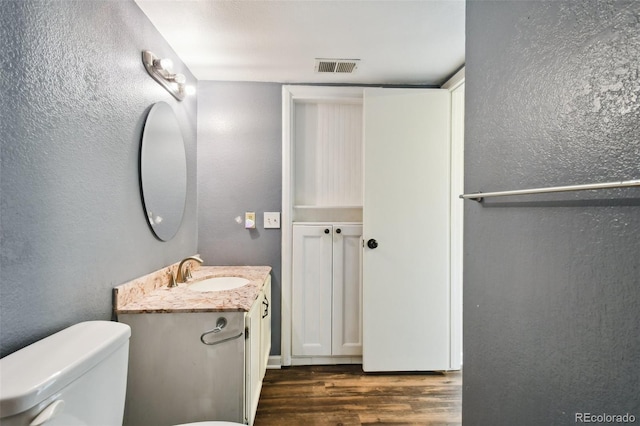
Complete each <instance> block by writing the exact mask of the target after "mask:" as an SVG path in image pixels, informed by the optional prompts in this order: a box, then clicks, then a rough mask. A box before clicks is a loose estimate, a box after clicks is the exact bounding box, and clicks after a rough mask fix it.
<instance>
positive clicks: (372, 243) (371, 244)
mask: <svg viewBox="0 0 640 426" xmlns="http://www.w3.org/2000/svg"><path fill="white" fill-rule="evenodd" d="M367 247H369V248H370V249H374V248H376V247H378V242H377V241H376V240H374V239H373V238H371V239H370V240H369V241H367Z"/></svg>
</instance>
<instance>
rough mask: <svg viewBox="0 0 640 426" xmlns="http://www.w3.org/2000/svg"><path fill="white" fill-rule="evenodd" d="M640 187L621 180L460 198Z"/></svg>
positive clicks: (631, 181) (476, 199) (481, 193)
mask: <svg viewBox="0 0 640 426" xmlns="http://www.w3.org/2000/svg"><path fill="white" fill-rule="evenodd" d="M634 186H638V187H640V179H634V180H623V181H619V182H605V183H591V184H586V185H568V186H552V187H548V188H531V189H519V190H515V191H498V192H476V193H473V194H462V195H461V196H460V198H463V199H470V200H475V201H478V202H480V201H482V200H483V199H484V198H489V197H509V196H511V195H529V194H547V193H550V192H570V191H589V190H592V189H609V188H630V187H634Z"/></svg>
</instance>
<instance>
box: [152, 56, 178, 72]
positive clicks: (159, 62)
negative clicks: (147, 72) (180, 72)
mask: <svg viewBox="0 0 640 426" xmlns="http://www.w3.org/2000/svg"><path fill="white" fill-rule="evenodd" d="M153 66H154V67H156V68H158V69H161V70H165V71H169V70H170V69H171V68H173V61H172V60H171V59H169V58H162V59H155V60H154V61H153Z"/></svg>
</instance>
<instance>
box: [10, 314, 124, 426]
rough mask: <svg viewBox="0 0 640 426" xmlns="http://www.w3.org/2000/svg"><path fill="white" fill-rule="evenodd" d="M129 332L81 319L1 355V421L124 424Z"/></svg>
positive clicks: (112, 324)
mask: <svg viewBox="0 0 640 426" xmlns="http://www.w3.org/2000/svg"><path fill="white" fill-rule="evenodd" d="M130 335H131V329H130V328H129V326H128V325H126V324H122V323H118V322H111V321H88V322H82V323H79V324H75V325H73V326H71V327H69V328H66V329H64V330H62V331H60V332H58V333H55V334H53V335H51V336H49V337H46V338H44V339H42V340H40V341H38V342H35V343H33V344H31V345H29V346H27V347H25V348H23V349H21V350H19V351H17V352H14V353H12V354H11V355H8V356H6V357H4V358H2V359H0V424H2V426H14V425H33V426H37V425H46V426H75V425H87V426H111V425H118V426H121V425H122V417H123V414H124V401H125V392H126V386H127V363H128V356H129V336H130ZM34 420H35V421H34Z"/></svg>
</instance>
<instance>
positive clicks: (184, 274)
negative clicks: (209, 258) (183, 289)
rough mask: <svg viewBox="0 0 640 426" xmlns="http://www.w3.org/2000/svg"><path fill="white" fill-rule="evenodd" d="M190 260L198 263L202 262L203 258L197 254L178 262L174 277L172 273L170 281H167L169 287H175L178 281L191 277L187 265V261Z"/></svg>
mask: <svg viewBox="0 0 640 426" xmlns="http://www.w3.org/2000/svg"><path fill="white" fill-rule="evenodd" d="M191 260H193V261H195V262H198V263H202V262H203V260H202V259H200V258H199V257H198V256H189V257H186V258H184V259H182V260H181V261H180V263H179V264H178V269H177V270H176V275H175V277H174V276H173V274H172V275H171V282H169V287H177V285H178V283H186V282H187V281H188V280H189V279H191V278H192V277H191V267H190V266H189V261H191ZM185 264H186V265H187V266H186V267H185V266H184V265H185ZM183 267H184V268H183ZM183 269H184V271H183Z"/></svg>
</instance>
